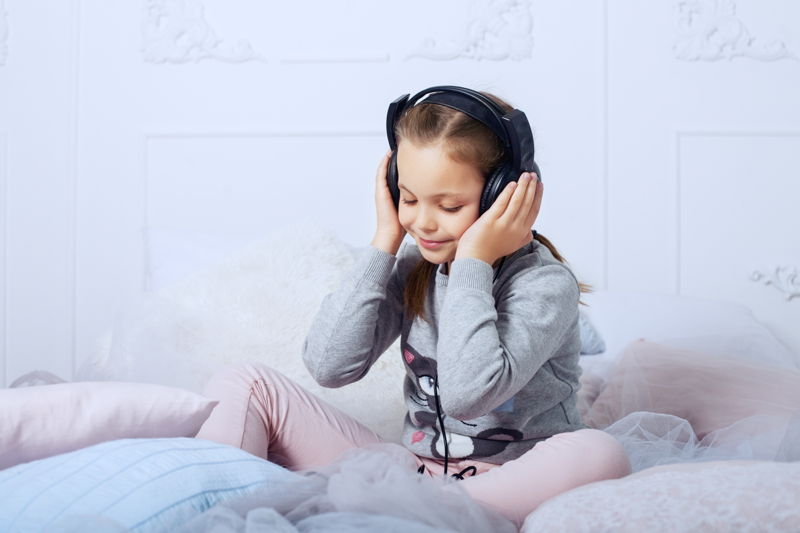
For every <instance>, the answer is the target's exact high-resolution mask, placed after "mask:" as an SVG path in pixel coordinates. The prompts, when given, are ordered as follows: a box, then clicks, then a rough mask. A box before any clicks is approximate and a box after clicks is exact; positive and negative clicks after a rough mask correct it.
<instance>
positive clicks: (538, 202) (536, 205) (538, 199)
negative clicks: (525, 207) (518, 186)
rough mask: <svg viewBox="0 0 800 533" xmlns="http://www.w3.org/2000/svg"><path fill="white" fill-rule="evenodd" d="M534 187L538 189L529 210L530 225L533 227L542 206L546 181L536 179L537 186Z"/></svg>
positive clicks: (528, 221)
mask: <svg viewBox="0 0 800 533" xmlns="http://www.w3.org/2000/svg"><path fill="white" fill-rule="evenodd" d="M532 188H534V189H535V190H536V196H535V197H534V198H533V205H532V206H531V210H530V211H529V212H528V220H527V223H528V224H529V226H528V227H533V224H534V222H536V217H538V216H539V209H540V207H541V206H542V196H543V195H544V183H542V182H541V181H539V180H536V187H532Z"/></svg>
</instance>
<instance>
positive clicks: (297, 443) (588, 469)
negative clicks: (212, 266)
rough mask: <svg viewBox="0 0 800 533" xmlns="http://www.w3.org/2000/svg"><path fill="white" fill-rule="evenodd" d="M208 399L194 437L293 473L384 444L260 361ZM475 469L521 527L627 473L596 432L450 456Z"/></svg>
mask: <svg viewBox="0 0 800 533" xmlns="http://www.w3.org/2000/svg"><path fill="white" fill-rule="evenodd" d="M204 394H205V396H207V397H209V398H212V399H215V400H219V404H217V406H216V407H215V408H214V411H213V412H212V413H211V416H210V417H209V418H208V420H206V422H205V423H204V424H203V426H202V427H201V428H200V431H199V432H198V434H197V435H196V437H197V438H201V439H207V440H211V441H215V442H220V443H223V444H228V445H231V446H236V447H239V448H241V449H243V450H245V451H247V452H250V453H252V454H253V455H257V456H259V457H262V458H264V459H269V460H270V461H272V462H274V463H277V464H280V465H282V466H285V467H286V468H289V469H291V470H302V469H311V468H319V467H321V466H325V465H327V464H329V463H331V462H333V461H334V460H336V459H337V458H338V457H339V456H340V455H341V454H342V453H343V452H345V451H346V450H348V449H351V448H355V447H359V446H363V445H366V444H371V443H378V442H384V440H383V439H381V437H379V436H378V435H377V434H376V433H374V432H373V431H371V430H370V429H368V428H367V427H365V426H364V425H362V424H361V423H359V422H357V421H356V420H355V419H353V418H352V417H351V416H349V415H347V414H345V413H344V412H342V411H341V410H339V409H337V408H336V407H334V406H332V405H330V404H328V403H326V402H324V401H323V400H321V399H319V398H317V397H316V396H314V395H313V394H311V393H310V392H308V391H307V390H305V389H303V388H302V387H301V386H300V385H298V384H297V383H295V382H293V381H292V380H291V379H289V378H287V377H286V376H284V375H283V374H281V373H280V372H278V371H276V370H273V369H271V368H270V367H268V366H266V365H264V364H260V363H244V364H238V365H235V366H229V367H226V368H224V369H223V370H221V371H220V372H218V373H217V374H215V375H214V376H213V377H212V378H211V380H210V381H209V383H208V385H207V386H206V389H205V392H204ZM408 453H409V454H411V455H413V456H414V458H415V460H416V463H417V466H418V467H419V466H421V465H425V467H426V472H428V473H430V474H431V475H441V474H442V473H443V471H444V464H443V463H444V461H442V460H438V459H430V458H427V457H419V456H417V455H415V454H412V452H410V451H409V452H408ZM467 466H475V467H476V469H477V474H476V475H475V476H472V477H469V476H468V477H466V478H465V479H464V481H459V483H460V484H461V486H462V487H463V488H464V489H465V490H466V492H467V493H468V494H469V495H470V496H471V497H472V498H473V499H474V500H476V501H478V502H481V503H483V504H485V505H487V506H488V507H490V508H492V509H494V510H496V511H499V512H500V513H502V514H503V515H504V516H506V517H507V518H508V519H510V520H512V521H514V522H515V523H516V524H517V526H520V525H521V524H522V522H523V520H524V519H525V517H526V516H527V515H528V514H529V513H530V512H532V511H533V510H534V509H535V508H536V507H537V506H539V504H541V503H542V502H544V501H545V500H547V499H548V498H551V497H553V496H555V495H557V494H560V493H562V492H566V491H568V490H570V489H573V488H575V487H578V486H580V485H584V484H586V483H591V482H594V481H601V480H606V479H614V478H619V477H623V476H625V475H627V474H629V473H630V463H629V462H628V458H627V456H626V454H625V452H624V450H623V448H622V446H621V445H620V444H619V442H617V440H615V439H614V438H613V437H611V436H610V435H608V434H606V433H604V432H602V431H599V430H596V429H582V430H579V431H574V432H570V433H560V434H558V435H554V436H552V437H550V438H549V439H547V440H544V441H541V442H539V443H538V444H536V446H534V447H533V448H532V449H531V450H529V451H528V452H526V453H525V454H523V455H522V456H521V457H519V458H518V459H515V460H512V461H508V462H506V463H505V464H503V465H495V464H490V463H484V462H479V461H471V460H455V461H450V462H449V466H448V470H450V469H452V471H453V472H458V471H459V470H461V469H463V468H465V467H467Z"/></svg>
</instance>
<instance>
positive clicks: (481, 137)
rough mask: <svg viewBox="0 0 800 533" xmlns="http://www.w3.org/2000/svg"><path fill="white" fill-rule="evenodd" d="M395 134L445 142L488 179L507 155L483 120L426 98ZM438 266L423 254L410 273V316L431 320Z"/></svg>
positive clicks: (584, 288) (406, 300) (406, 299)
mask: <svg viewBox="0 0 800 533" xmlns="http://www.w3.org/2000/svg"><path fill="white" fill-rule="evenodd" d="M481 94H483V95H485V96H487V97H488V98H491V99H492V100H493V101H495V102H496V103H497V104H498V105H499V106H500V107H501V108H502V109H503V110H504V111H505V112H510V111H512V110H513V109H514V108H513V107H511V105H509V104H508V103H506V102H504V101H503V100H501V99H500V98H498V97H496V96H494V95H493V94H490V93H486V92H482V93H481ZM395 137H396V138H397V140H398V142H399V141H400V140H402V139H407V140H409V141H411V142H412V143H414V144H415V145H418V146H427V145H431V144H436V143H440V142H441V143H442V145H443V146H444V147H445V149H446V150H447V152H448V155H449V156H450V158H451V159H453V160H454V161H457V162H459V163H467V164H470V165H473V166H475V167H476V168H478V169H479V170H480V171H481V174H482V175H483V177H484V179H488V178H489V173H490V172H492V170H494V169H495V168H497V167H498V166H499V165H500V163H501V162H502V160H503V157H504V156H505V150H504V148H503V142H502V141H501V140H500V139H499V138H498V137H497V135H495V134H494V132H492V130H490V129H489V128H488V127H487V126H486V125H484V124H483V123H482V122H479V121H477V120H475V119H473V118H472V117H470V116H468V115H467V114H465V113H462V112H461V111H457V110H455V109H452V108H450V107H447V106H443V105H439V104H426V103H425V101H424V100H423V101H422V102H420V103H419V104H417V105H415V106H413V107H411V108H410V109H408V110H406V111H405V112H404V113H403V114H402V115H401V117H400V119H399V120H398V121H397V124H396V125H395ZM535 239H536V240H537V241H539V242H540V243H542V244H543V245H544V246H546V247H547V249H548V250H550V252H551V253H552V254H553V257H555V258H556V259H557V260H559V261H561V262H562V263H566V260H565V259H564V257H563V256H562V255H561V254H560V253H559V252H558V250H557V249H556V247H555V246H554V245H553V243H552V242H550V240H549V239H547V238H546V237H545V236H544V235H542V234H541V233H539V232H538V231H537V232H536V234H535ZM498 262H499V259H498ZM437 266H438V265H436V264H435V263H431V262H430V261H428V260H427V259H425V258H424V257H422V258H420V260H419V262H418V263H417V264H416V265H415V266H414V268H413V269H412V270H411V272H410V273H409V276H408V280H407V281H406V284H405V290H404V293H403V306H404V308H405V312H406V316H407V317H408V318H409V319H411V320H413V319H414V318H416V317H417V316H419V317H421V318H422V319H423V320H427V318H426V317H425V301H426V300H427V296H428V291H429V290H430V280H431V278H432V277H433V275H434V272H435V271H436V268H437ZM495 266H496V264H495ZM578 286H579V288H580V292H587V293H588V292H591V291H592V288H591V286H589V285H587V284H585V283H578ZM581 304H583V302H581ZM584 305H585V304H584Z"/></svg>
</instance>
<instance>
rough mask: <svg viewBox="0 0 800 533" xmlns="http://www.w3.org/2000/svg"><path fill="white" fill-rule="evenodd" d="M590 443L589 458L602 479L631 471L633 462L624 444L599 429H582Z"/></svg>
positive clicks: (613, 477)
mask: <svg viewBox="0 0 800 533" xmlns="http://www.w3.org/2000/svg"><path fill="white" fill-rule="evenodd" d="M579 432H584V435H583V437H584V438H586V440H587V444H588V445H589V450H587V452H588V458H589V460H591V461H592V463H593V467H594V468H593V470H595V472H597V474H598V476H599V477H600V478H602V479H616V478H620V477H624V476H627V475H628V474H630V473H631V463H630V460H629V459H628V454H627V452H626V451H625V448H624V447H623V446H622V444H621V443H620V442H619V441H618V440H617V439H615V438H614V437H612V436H611V435H609V434H608V433H606V432H605V431H601V430H599V429H582V430H579Z"/></svg>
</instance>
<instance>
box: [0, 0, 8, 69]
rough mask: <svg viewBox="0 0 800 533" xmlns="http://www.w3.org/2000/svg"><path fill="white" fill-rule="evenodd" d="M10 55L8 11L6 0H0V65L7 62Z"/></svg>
mask: <svg viewBox="0 0 800 533" xmlns="http://www.w3.org/2000/svg"><path fill="white" fill-rule="evenodd" d="M7 57H8V13H6V6H5V0H0V65H5V64H6V58H7Z"/></svg>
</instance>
